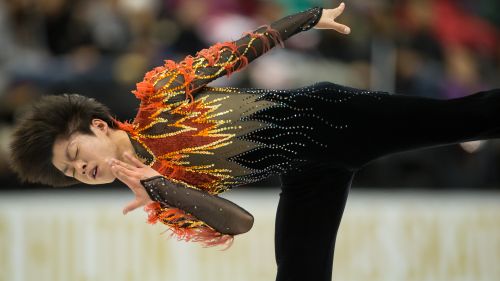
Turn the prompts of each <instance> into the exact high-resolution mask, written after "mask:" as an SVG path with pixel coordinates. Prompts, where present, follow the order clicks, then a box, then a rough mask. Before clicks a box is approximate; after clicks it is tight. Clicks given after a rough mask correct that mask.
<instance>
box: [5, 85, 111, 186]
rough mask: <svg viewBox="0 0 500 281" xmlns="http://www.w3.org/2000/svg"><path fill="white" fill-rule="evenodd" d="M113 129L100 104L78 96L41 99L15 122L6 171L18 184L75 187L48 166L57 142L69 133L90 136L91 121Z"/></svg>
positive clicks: (70, 95) (107, 115) (53, 96)
mask: <svg viewBox="0 0 500 281" xmlns="http://www.w3.org/2000/svg"><path fill="white" fill-rule="evenodd" d="M94 118H98V119H101V120H103V121H105V122H106V123H107V124H108V126H110V127H111V128H115V125H114V121H113V118H112V117H111V113H110V110H109V109H108V108H107V107H106V106H105V105H104V104H102V103H100V102H98V101H96V100H94V99H92V98H88V97H85V96H82V95H79V94H62V95H46V96H42V97H41V98H40V99H38V100H37V101H36V102H34V103H33V104H31V105H30V106H28V109H27V110H26V112H25V113H24V114H23V115H22V117H20V118H19V120H18V121H17V122H16V123H17V124H16V126H15V129H14V133H13V135H12V139H11V142H10V159H9V160H10V161H9V164H10V167H11V168H12V170H13V171H14V172H16V174H17V175H18V176H19V179H20V180H21V181H22V182H31V183H42V184H47V185H51V186H54V187H63V186H69V185H73V184H77V183H79V181H78V180H76V179H75V178H72V177H68V176H66V175H64V174H63V173H62V172H61V171H59V170H58V169H56V167H55V166H54V165H53V164H52V158H53V153H52V148H53V145H54V142H55V141H56V139H57V138H59V137H63V138H69V137H70V136H71V135H72V134H73V133H76V132H79V133H83V134H93V132H92V131H91V130H90V124H91V121H92V119H94Z"/></svg>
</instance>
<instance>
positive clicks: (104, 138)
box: [52, 119, 118, 184]
mask: <svg viewBox="0 0 500 281" xmlns="http://www.w3.org/2000/svg"><path fill="white" fill-rule="evenodd" d="M90 129H91V131H92V132H93V133H94V134H95V135H87V134H82V133H74V134H72V135H71V136H70V137H69V138H58V139H56V141H55V142H54V145H53V147H52V153H53V154H52V155H53V156H52V164H53V165H54V166H55V167H56V168H57V169H58V170H59V171H61V172H63V173H64V174H65V175H66V176H69V177H74V178H75V179H77V180H78V181H81V182H83V183H86V184H104V183H110V182H113V181H114V180H115V176H114V175H113V174H112V173H111V170H110V169H109V166H108V164H107V163H106V160H107V159H109V158H118V157H117V154H118V147H117V145H116V144H115V143H114V142H113V141H112V138H111V137H110V135H111V130H112V129H110V128H109V127H108V124H107V123H106V122H104V121H102V120H100V119H94V120H92V124H91V125H90Z"/></svg>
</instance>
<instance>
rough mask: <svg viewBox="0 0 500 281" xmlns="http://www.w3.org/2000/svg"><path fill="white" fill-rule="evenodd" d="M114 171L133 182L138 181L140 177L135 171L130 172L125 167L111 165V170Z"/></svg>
mask: <svg viewBox="0 0 500 281" xmlns="http://www.w3.org/2000/svg"><path fill="white" fill-rule="evenodd" d="M113 167H114V169H115V170H116V171H117V172H118V173H119V174H120V175H122V176H124V177H127V178H129V179H130V180H134V179H139V177H140V174H139V173H137V172H135V171H132V170H129V169H127V168H126V167H124V166H121V165H113V166H112V167H111V168H112V169H113Z"/></svg>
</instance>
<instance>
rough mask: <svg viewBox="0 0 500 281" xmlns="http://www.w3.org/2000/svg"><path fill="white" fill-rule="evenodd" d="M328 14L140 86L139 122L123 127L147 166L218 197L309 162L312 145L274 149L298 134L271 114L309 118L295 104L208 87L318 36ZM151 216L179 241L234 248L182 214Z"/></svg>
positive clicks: (171, 65) (315, 12) (155, 208)
mask: <svg viewBox="0 0 500 281" xmlns="http://www.w3.org/2000/svg"><path fill="white" fill-rule="evenodd" d="M321 13H322V8H319V7H315V8H311V9H308V10H306V11H303V12H300V13H297V14H294V15H291V16H287V17H284V18H282V19H280V20H278V21H276V22H273V23H272V24H271V25H270V26H269V25H264V26H262V27H260V28H258V29H257V30H255V31H253V32H247V33H246V34H245V35H244V36H243V37H242V38H241V39H239V40H236V41H234V42H223V43H217V44H215V45H213V46H211V47H210V48H208V49H203V50H201V51H199V52H198V53H197V54H196V55H195V56H194V57H192V56H188V57H186V58H185V59H184V60H183V61H181V62H179V63H176V62H174V61H171V60H167V61H165V64H164V65H163V66H160V67H156V68H155V69H153V70H152V71H150V72H148V73H147V74H146V75H145V77H144V80H143V81H142V82H140V83H138V84H137V89H136V90H135V91H134V94H135V96H136V97H137V98H138V99H140V101H141V104H140V107H139V111H138V113H137V116H136V117H135V119H134V120H133V122H132V123H121V122H119V121H116V123H117V125H118V127H119V128H120V129H122V130H124V131H126V132H127V133H128V134H129V137H130V139H131V141H132V143H133V145H134V148H135V150H136V152H137V154H138V156H139V157H141V158H143V159H144V160H145V161H146V164H148V165H150V166H151V167H152V168H154V169H155V170H157V171H159V172H160V173H161V174H162V175H164V176H165V177H166V178H167V179H169V180H170V181H171V182H175V183H177V184H183V185H185V186H187V187H190V188H193V189H199V190H203V191H206V192H208V193H210V194H218V193H221V192H223V191H225V190H227V189H229V188H231V187H233V186H236V185H241V184H246V183H250V182H255V181H258V180H261V179H264V178H266V177H268V176H269V175H271V174H276V173H282V172H284V171H287V170H289V169H291V168H292V167H294V166H296V165H295V164H297V163H300V162H302V161H305V159H301V158H300V157H299V156H300V152H299V150H300V149H303V146H304V144H303V143H300V142H295V141H288V143H283V142H280V143H279V144H278V143H277V142H274V141H273V140H272V139H275V138H278V137H280V135H286V134H290V132H292V133H293V132H294V127H293V126H292V127H286V126H282V125H280V124H279V122H274V121H276V120H273V119H274V118H277V117H276V116H278V115H273V114H271V111H273V110H274V111H280V112H281V113H286V114H284V115H283V114H280V115H279V116H281V117H282V118H285V120H286V119H287V118H288V119H291V118H294V117H293V114H295V115H296V114H297V113H300V114H309V113H308V112H306V111H308V110H309V109H308V108H307V107H302V105H299V104H297V105H293V104H291V103H288V102H286V99H288V97H286V95H283V94H282V93H281V92H280V91H276V90H274V91H270V90H263V89H241V88H232V87H210V86H207V84H208V83H209V82H210V81H213V80H214V79H216V78H218V77H221V76H223V75H227V76H229V75H230V74H231V73H232V72H234V71H237V70H241V69H242V68H244V67H245V66H246V65H247V64H248V63H249V62H251V61H252V60H254V59H256V58H257V57H259V56H260V55H262V54H264V53H265V52H267V51H268V50H269V49H271V48H272V47H274V46H276V45H278V44H280V45H281V46H282V47H283V46H284V44H283V41H284V40H286V39H287V38H289V37H290V36H292V35H294V34H296V33H298V32H300V31H305V30H308V29H310V28H312V27H313V26H314V25H315V24H316V23H317V22H318V21H319V18H320V17H321ZM285 111H286V112H285ZM290 114H291V115H290ZM301 127H302V126H301ZM304 127H305V126H304ZM295 129H298V128H295ZM300 129H301V130H300V131H303V130H307V128H300ZM296 132H297V133H299V131H297V130H296ZM292 140H293V139H292ZM313 141H314V140H313ZM316 144H318V145H322V144H320V143H318V142H316ZM294 147H295V148H294ZM148 208H149V212H150V219H151V221H152V222H154V221H156V220H160V221H162V222H163V223H165V224H166V225H168V226H169V227H170V228H171V230H173V231H174V233H176V234H178V237H179V238H184V239H186V240H190V239H194V240H196V241H202V242H205V244H207V245H210V244H220V243H221V241H222V242H225V241H228V239H227V236H224V235H223V234H221V233H218V232H216V231H215V230H213V229H212V228H211V227H210V226H208V225H207V224H205V223H204V222H203V221H200V220H198V219H196V218H195V217H194V216H192V215H190V214H189V213H187V212H184V211H183V210H181V209H178V208H172V207H170V206H165V205H163V206H161V207H160V205H159V204H156V205H152V206H149V207H148ZM223 237H224V238H223Z"/></svg>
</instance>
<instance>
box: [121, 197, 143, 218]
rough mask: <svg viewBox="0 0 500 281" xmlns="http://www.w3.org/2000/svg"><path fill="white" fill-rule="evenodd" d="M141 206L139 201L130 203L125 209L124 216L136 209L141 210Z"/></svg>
mask: <svg viewBox="0 0 500 281" xmlns="http://www.w3.org/2000/svg"><path fill="white" fill-rule="evenodd" d="M140 206H142V203H141V201H139V200H134V201H132V202H130V203H128V204H127V205H126V206H125V208H123V214H124V215H126V214H127V213H128V212H130V211H133V210H135V209H137V208H139V207H140Z"/></svg>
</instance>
